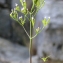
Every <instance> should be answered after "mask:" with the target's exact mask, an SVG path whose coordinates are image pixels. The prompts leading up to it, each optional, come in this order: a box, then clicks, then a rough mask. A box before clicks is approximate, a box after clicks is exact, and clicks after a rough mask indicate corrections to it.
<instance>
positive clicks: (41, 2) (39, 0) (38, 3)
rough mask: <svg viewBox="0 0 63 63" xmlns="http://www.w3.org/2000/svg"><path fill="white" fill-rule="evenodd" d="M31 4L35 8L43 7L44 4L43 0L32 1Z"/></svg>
mask: <svg viewBox="0 0 63 63" xmlns="http://www.w3.org/2000/svg"><path fill="white" fill-rule="evenodd" d="M33 3H34V4H35V6H36V7H37V8H40V7H43V5H44V4H45V2H44V0H33Z"/></svg>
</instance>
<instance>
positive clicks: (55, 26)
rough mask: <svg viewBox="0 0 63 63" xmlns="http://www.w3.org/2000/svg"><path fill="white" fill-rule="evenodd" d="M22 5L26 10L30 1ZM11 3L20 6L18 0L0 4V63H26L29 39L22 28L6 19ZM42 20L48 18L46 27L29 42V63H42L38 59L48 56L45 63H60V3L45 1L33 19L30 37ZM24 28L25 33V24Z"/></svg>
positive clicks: (62, 43) (62, 2) (62, 52)
mask: <svg viewBox="0 0 63 63" xmlns="http://www.w3.org/2000/svg"><path fill="white" fill-rule="evenodd" d="M26 2H27V8H28V9H29V10H30V8H31V6H32V1H31V0H26ZM15 3H17V4H18V5H19V6H21V3H20V0H0V63H25V62H26V63H29V38H28V36H27V35H26V33H25V31H24V30H23V28H22V26H20V25H19V24H18V23H17V22H16V21H14V20H13V19H12V18H11V17H10V16H9V14H10V12H11V9H13V8H14V7H15ZM21 7H22V6H21ZM44 17H46V18H48V17H50V23H49V24H48V26H47V27H45V29H44V30H43V31H42V32H41V33H40V34H39V35H38V36H37V37H36V38H35V39H33V41H32V42H33V45H32V46H33V50H32V51H33V56H32V60H33V63H44V62H43V61H42V60H41V59H40V58H41V57H46V56H50V58H49V59H48V62H46V63H58V62H59V63H63V0H45V5H44V7H43V8H41V9H40V10H39V11H38V13H37V15H36V18H35V19H36V23H35V28H34V29H33V35H35V32H34V31H35V29H36V28H37V27H42V23H41V21H42V20H43V19H44ZM25 28H26V30H27V32H28V33H29V21H28V20H26V24H25Z"/></svg>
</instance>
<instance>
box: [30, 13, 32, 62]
mask: <svg viewBox="0 0 63 63" xmlns="http://www.w3.org/2000/svg"><path fill="white" fill-rule="evenodd" d="M31 27H32V25H31V14H30V63H32V39H31V37H32V28H31Z"/></svg>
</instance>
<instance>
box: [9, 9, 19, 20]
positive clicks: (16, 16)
mask: <svg viewBox="0 0 63 63" xmlns="http://www.w3.org/2000/svg"><path fill="white" fill-rule="evenodd" d="M10 16H11V17H12V18H13V19H14V20H18V13H17V11H15V9H14V10H12V12H11V13H10Z"/></svg>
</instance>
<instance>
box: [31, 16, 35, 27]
mask: <svg viewBox="0 0 63 63" xmlns="http://www.w3.org/2000/svg"><path fill="white" fill-rule="evenodd" d="M31 22H32V26H33V28H34V24H35V19H34V17H32V19H31Z"/></svg>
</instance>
